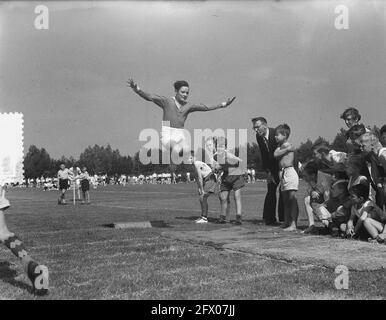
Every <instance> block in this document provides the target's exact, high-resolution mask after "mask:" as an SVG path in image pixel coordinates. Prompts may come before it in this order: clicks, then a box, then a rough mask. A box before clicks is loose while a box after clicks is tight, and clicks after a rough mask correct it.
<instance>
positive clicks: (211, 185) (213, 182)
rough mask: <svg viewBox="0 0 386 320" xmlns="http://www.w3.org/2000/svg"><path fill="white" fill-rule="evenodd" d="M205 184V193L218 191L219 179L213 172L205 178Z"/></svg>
mask: <svg viewBox="0 0 386 320" xmlns="http://www.w3.org/2000/svg"><path fill="white" fill-rule="evenodd" d="M203 184H204V192H205V193H215V192H216V191H217V179H216V176H215V175H214V174H213V173H210V174H208V175H207V176H206V177H205V178H204V181H203Z"/></svg>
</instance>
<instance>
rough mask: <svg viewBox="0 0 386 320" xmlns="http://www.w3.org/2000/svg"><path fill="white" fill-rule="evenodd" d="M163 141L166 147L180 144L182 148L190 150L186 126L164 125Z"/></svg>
mask: <svg viewBox="0 0 386 320" xmlns="http://www.w3.org/2000/svg"><path fill="white" fill-rule="evenodd" d="M161 143H162V146H164V147H165V148H167V147H174V146H175V145H180V146H181V147H182V148H186V149H189V150H190V146H189V142H188V139H187V138H186V130H185V129H184V128H172V127H168V126H162V131H161Z"/></svg>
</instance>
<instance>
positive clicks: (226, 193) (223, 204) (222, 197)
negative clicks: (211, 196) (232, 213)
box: [220, 191, 229, 219]
mask: <svg viewBox="0 0 386 320" xmlns="http://www.w3.org/2000/svg"><path fill="white" fill-rule="evenodd" d="M228 197H229V191H221V193H220V202H221V214H220V218H221V219H225V216H226V213H227V208H228Z"/></svg>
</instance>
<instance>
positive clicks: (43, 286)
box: [27, 261, 48, 296]
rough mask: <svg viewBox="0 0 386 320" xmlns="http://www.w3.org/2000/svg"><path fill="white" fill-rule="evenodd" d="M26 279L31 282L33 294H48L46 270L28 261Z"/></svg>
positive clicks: (44, 267)
mask: <svg viewBox="0 0 386 320" xmlns="http://www.w3.org/2000/svg"><path fill="white" fill-rule="evenodd" d="M27 270H28V271H27V274H28V278H29V279H30V280H31V282H32V286H33V288H34V294H35V295H38V296H42V295H46V294H47V293H48V268H47V267H46V266H43V265H39V264H37V263H36V262H35V261H30V262H29V263H28V267H27Z"/></svg>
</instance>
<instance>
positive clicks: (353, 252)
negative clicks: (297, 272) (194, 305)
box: [162, 226, 386, 271]
mask: <svg viewBox="0 0 386 320" xmlns="http://www.w3.org/2000/svg"><path fill="white" fill-rule="evenodd" d="M162 235H163V236H165V237H168V238H173V239H177V240H181V241H187V242H191V243H197V244H202V245H209V246H213V247H216V248H219V249H224V250H227V249H228V250H233V251H238V252H244V253H249V254H256V255H262V256H266V257H270V258H273V259H280V260H286V261H291V262H297V263H301V264H312V265H317V266H323V267H328V268H334V269H335V267H336V266H338V265H345V266H346V267H347V268H348V269H350V270H357V271H368V270H378V269H385V268H386V245H383V244H371V243H368V242H364V241H358V240H346V239H340V238H332V237H330V236H311V235H303V234H300V233H290V234H289V233H287V232H285V231H282V230H281V229H279V228H270V227H266V226H257V227H256V228H253V229H251V228H249V229H247V228H245V227H230V228H222V229H217V230H210V231H209V230H208V231H203V230H199V231H197V230H196V231H167V232H163V233H162Z"/></svg>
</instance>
